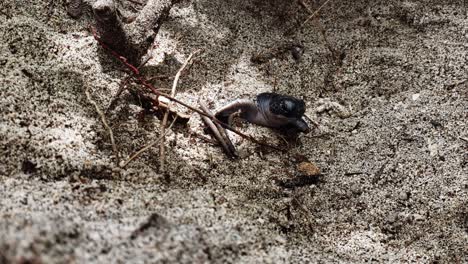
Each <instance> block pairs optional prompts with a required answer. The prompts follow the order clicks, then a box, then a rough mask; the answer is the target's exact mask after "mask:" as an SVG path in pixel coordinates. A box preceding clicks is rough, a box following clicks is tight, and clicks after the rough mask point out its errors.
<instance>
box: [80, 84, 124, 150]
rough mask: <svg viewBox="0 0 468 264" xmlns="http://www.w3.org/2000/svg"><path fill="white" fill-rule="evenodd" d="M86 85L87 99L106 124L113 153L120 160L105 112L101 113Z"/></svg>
mask: <svg viewBox="0 0 468 264" xmlns="http://www.w3.org/2000/svg"><path fill="white" fill-rule="evenodd" d="M84 85H85V94H86V98H87V99H88V102H89V103H91V104H92V105H94V108H95V109H96V112H97V113H98V115H99V116H100V117H101V121H102V123H103V124H104V127H105V128H106V129H107V132H108V133H109V137H110V140H111V144H112V151H113V152H114V155H115V157H116V158H117V159H118V158H119V153H118V151H117V146H116V145H115V140H114V133H113V132H112V129H111V128H110V126H109V124H108V123H107V119H106V115H105V114H104V112H102V111H101V109H100V108H99V106H98V104H97V103H96V102H95V101H94V100H93V99H92V98H91V94H90V93H89V86H88V84H87V83H86V82H84Z"/></svg>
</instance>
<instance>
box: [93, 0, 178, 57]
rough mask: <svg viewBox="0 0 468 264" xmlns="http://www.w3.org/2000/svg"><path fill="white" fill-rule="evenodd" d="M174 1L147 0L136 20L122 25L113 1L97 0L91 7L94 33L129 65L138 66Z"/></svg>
mask: <svg viewBox="0 0 468 264" xmlns="http://www.w3.org/2000/svg"><path fill="white" fill-rule="evenodd" d="M176 2H177V0H149V1H148V2H147V3H146V5H145V7H144V8H143V10H141V12H140V14H139V15H138V17H137V18H136V19H135V21H134V22H132V23H131V24H128V25H125V26H124V25H123V23H122V21H121V20H120V18H119V16H118V15H117V9H116V7H115V3H114V0H97V1H96V2H95V3H94V4H93V6H92V9H93V14H94V17H95V20H96V30H97V32H98V35H99V37H100V38H101V40H102V42H104V43H105V44H106V45H108V46H109V47H110V48H111V49H113V50H115V51H118V52H119V53H120V54H121V55H123V56H124V57H125V58H127V59H128V61H129V62H130V63H132V64H137V65H138V64H139V62H140V61H141V58H142V57H143V56H144V55H145V54H146V53H147V51H148V49H149V47H150V46H151V45H152V44H153V41H154V39H155V37H156V34H157V33H158V31H159V28H160V27H161V24H162V23H163V21H164V19H165V18H166V17H167V15H168V14H169V11H170V9H171V7H172V6H173V5H174V3H176Z"/></svg>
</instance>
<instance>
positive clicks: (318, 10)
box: [300, 0, 331, 27]
mask: <svg viewBox="0 0 468 264" xmlns="http://www.w3.org/2000/svg"><path fill="white" fill-rule="evenodd" d="M330 1H331V0H327V1H325V2H324V3H323V4H322V5H321V6H320V7H319V8H318V9H317V10H315V12H314V13H312V15H310V16H309V17H308V18H307V19H306V20H305V21H304V22H302V24H301V26H300V27H303V26H304V25H305V24H306V23H307V22H309V21H310V20H311V19H312V18H314V17H315V16H316V15H318V14H319V12H320V10H322V8H323V7H324V6H325V5H326V4H328V2H330Z"/></svg>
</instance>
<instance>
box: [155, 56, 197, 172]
mask: <svg viewBox="0 0 468 264" xmlns="http://www.w3.org/2000/svg"><path fill="white" fill-rule="evenodd" d="M198 52H199V50H197V51H195V52H192V53H191V54H190V55H189V56H188V58H187V59H186V60H185V62H184V64H182V66H181V67H180V69H179V70H178V71H177V74H176V75H175V78H174V82H173V83H172V90H171V97H174V96H175V95H176V89H177V83H178V82H179V78H180V74H181V73H182V71H183V70H184V69H185V67H186V66H187V64H188V63H189V61H190V60H191V59H192V57H193V56H194V55H195V54H196V53H198ZM168 117H169V105H168V106H167V109H166V113H164V117H163V121H162V123H161V133H162V134H163V138H162V139H161V143H160V144H159V162H160V166H159V169H160V171H161V172H164V169H165V168H164V163H165V157H166V155H165V149H164V142H165V140H166V139H165V137H164V134H165V129H166V123H167V118H168Z"/></svg>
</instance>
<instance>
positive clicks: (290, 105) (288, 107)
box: [281, 100, 295, 115]
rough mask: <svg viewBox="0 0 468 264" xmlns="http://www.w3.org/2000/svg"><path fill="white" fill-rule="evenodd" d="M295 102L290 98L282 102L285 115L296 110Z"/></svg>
mask: <svg viewBox="0 0 468 264" xmlns="http://www.w3.org/2000/svg"><path fill="white" fill-rule="evenodd" d="M294 105H295V104H294V102H292V101H290V100H284V101H283V102H282V103H281V109H282V110H283V111H284V113H285V115H290V114H292V112H294Z"/></svg>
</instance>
